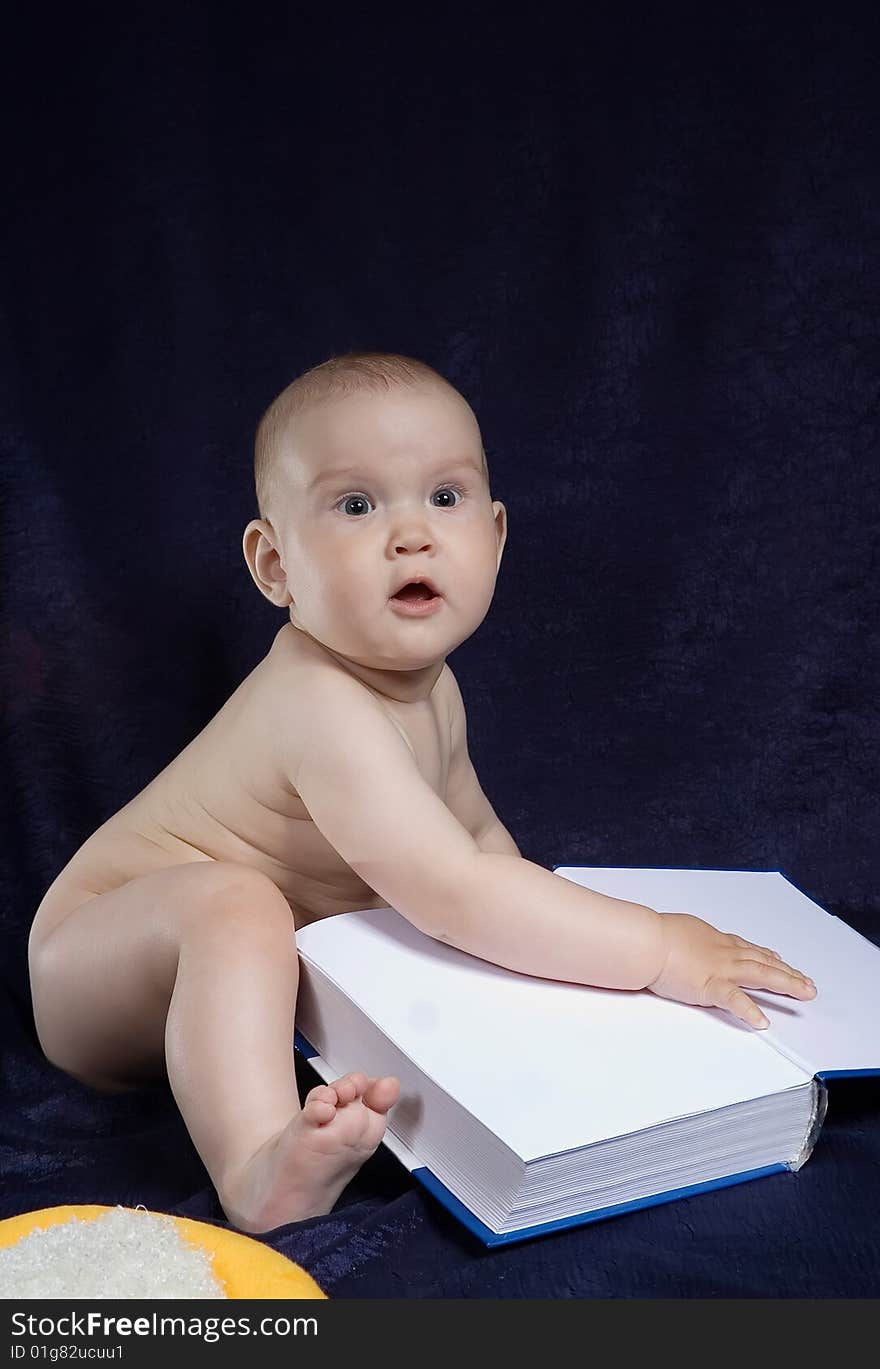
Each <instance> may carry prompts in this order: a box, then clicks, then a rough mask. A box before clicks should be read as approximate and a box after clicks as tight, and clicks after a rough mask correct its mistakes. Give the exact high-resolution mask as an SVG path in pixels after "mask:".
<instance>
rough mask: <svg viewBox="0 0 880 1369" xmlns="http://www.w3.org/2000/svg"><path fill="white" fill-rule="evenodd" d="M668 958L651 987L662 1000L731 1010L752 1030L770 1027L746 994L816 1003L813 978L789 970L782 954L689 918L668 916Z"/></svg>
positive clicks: (665, 928)
mask: <svg viewBox="0 0 880 1369" xmlns="http://www.w3.org/2000/svg"><path fill="white" fill-rule="evenodd" d="M662 917H663V936H664V939H665V943H666V956H665V959H664V961H663V968H662V970H661V971H660V973H659V974H658V976H657V978H656V979H655V980H654V981H653V982H652V983H651V984H648V985H647V987H648V988H649V989H650V990H651V992H652V993H655V994H657V996H658V997H659V998H674V999H677V1000H678V1001H679V1002H680V1003H694V1004H698V1005H699V1006H701V1007H704V1008H727V1010H728V1011H729V1012H732V1013H733V1015H734V1017H738V1018H740V1019H741V1021H743V1022H745V1023H746V1024H747V1025H748V1026H750V1027H769V1025H770V1023H769V1021H768V1020H767V1018H766V1017H765V1016H764V1014H763V1013H762V1012H761V1009H760V1008H759V1007H758V1005H757V1003H755V1002H753V1001H752V999H751V998H749V996H748V994H747V993H744V992H743V988H742V986H743V985H744V986H745V988H747V989H770V990H771V991H772V992H773V993H784V994H788V995H789V996H790V997H791V998H815V996H816V986H815V984H814V983H813V981H812V979H808V978H807V976H806V975H804V974H801V972H800V970H793V969H792V967H791V966H790V965H786V963H785V961H784V960H783V959H782V958H781V956H780V955H779V954H778V952H777V951H771V950H768V948H767V947H766V946H755V945H754V944H753V943H752V942H751V941H744V940H743V938H742V937H741V936H733V935H732V934H731V933H728V932H719V931H718V929H717V927H712V926H711V925H710V924H709V923H708V922H704V921H703V920H702V918H699V917H691V915H690V914H689V913H663V914H662Z"/></svg>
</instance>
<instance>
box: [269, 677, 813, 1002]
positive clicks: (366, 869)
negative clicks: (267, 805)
mask: <svg viewBox="0 0 880 1369" xmlns="http://www.w3.org/2000/svg"><path fill="white" fill-rule="evenodd" d="M297 714H298V716H299V717H300V718H302V719H304V720H305V721H304V724H303V726H302V734H301V735H297V736H296V737H295V738H293V743H294V744H291V738H288V739H287V742H286V744H285V743H284V742H282V747H283V751H284V755H285V758H286V760H287V762H288V764H289V770H290V779H291V781H292V783H293V784H294V785H295V786H296V789H297V792H298V793H299V796H300V798H301V799H302V801H303V803H304V804H305V806H306V808H307V809H308V811H309V815H310V817H311V818H312V821H313V822H314V823H315V826H316V827H317V828H318V830H319V831H320V832H321V833H322V834H323V836H324V837H325V838H326V839H327V841H328V842H329V843H330V844H331V846H333V847H334V849H335V850H336V851H337V852H338V853H339V855H340V856H341V857H342V859H343V860H344V861H345V862H346V864H347V865H348V866H350V868H351V869H352V870H354V871H355V872H356V873H357V874H358V875H360V876H361V878H362V879H363V880H365V881H366V883H367V884H368V885H369V886H370V888H372V889H375V890H376V892H377V893H378V894H379V895H380V896H381V897H382V898H384V899H385V900H386V902H387V903H388V904H389V905H390V906H391V907H393V908H396V909H397V911H398V912H399V913H401V914H402V915H403V916H404V917H405V918H407V919H408V920H409V921H410V922H412V923H413V925H414V926H416V927H418V928H419V929H420V930H421V931H423V932H425V933H427V934H428V935H429V936H432V937H435V938H436V939H437V940H441V941H446V942H448V943H449V944H450V945H453V946H457V947H459V948H460V949H461V950H463V951H467V952H469V953H470V954H471V955H476V956H479V957H481V958H482V959H484V960H489V961H492V962H493V963H495V964H497V965H503V966H506V967H507V968H508V969H512V970H518V971H520V972H521V973H524V974H531V975H538V976H540V977H543V978H546V979H560V980H567V981H569V982H574V983H578V984H593V985H597V986H598V987H601V988H615V989H640V988H651V989H652V990H653V992H655V993H657V994H659V995H660V996H662V997H668V998H675V999H678V1000H679V1001H681V1002H685V1003H695V1004H702V1005H704V1006H707V1007H709V1006H717V1007H723V1008H726V1009H728V1010H729V1011H730V1012H732V1013H733V1014H734V1015H735V1016H736V1017H739V1018H741V1019H742V1020H743V1021H744V1022H747V1023H748V1024H750V1025H752V1026H762V1025H766V1019H765V1018H764V1015H763V1013H762V1012H761V1010H760V1008H759V1007H758V1006H757V1004H756V1003H754V1002H753V1001H752V999H750V998H749V997H748V995H747V994H746V993H745V992H744V991H743V986H745V987H748V988H756V989H758V988H762V989H769V990H771V991H773V992H776V993H786V994H789V995H791V996H793V997H796V998H811V997H813V995H814V993H815V989H814V988H813V987H812V986H811V984H810V981H807V980H805V979H804V976H802V975H800V974H799V973H798V971H796V970H793V969H792V968H791V967H790V966H788V965H785V964H784V962H783V961H781V960H780V959H779V957H778V956H776V954H775V952H773V951H770V950H768V949H767V948H765V947H758V946H754V945H752V943H750V942H747V941H743V940H742V939H741V938H739V937H735V936H730V935H728V934H727V933H724V932H719V931H717V930H716V929H715V928H714V927H711V926H710V925H709V924H708V923H706V922H703V921H702V920H701V919H700V918H697V917H692V916H689V915H688V914H677V913H666V914H660V913H657V912H655V911H654V910H653V909H651V908H647V907H645V906H644V905H642V904H639V903H628V902H626V901H625V900H622V899H617V898H611V897H609V896H608V895H605V894H600V893H596V892H595V891H594V890H591V889H584V888H583V887H582V886H580V885H578V884H575V883H573V882H572V881H571V880H567V879H563V878H562V877H561V876H559V875H554V874H552V873H551V872H550V871H549V870H546V869H544V868H543V866H540V865H535V864H534V863H533V862H532V861H529V860H525V859H523V857H521V856H514V855H507V854H503V855H502V854H498V853H495V852H489V851H480V849H479V847H478V846H477V844H476V842H475V841H474V839H473V837H472V836H471V835H470V833H469V832H467V831H466V830H465V828H464V827H463V826H462V825H461V823H459V822H458V820H457V819H456V818H455V817H454V816H453V814H452V813H450V811H449V809H448V808H447V807H446V804H445V803H444V802H443V801H442V799H440V798H439V796H438V795H437V794H435V793H434V791H433V790H432V789H431V787H430V785H428V784H427V783H426V781H425V780H424V778H423V776H422V775H421V773H420V771H419V769H418V765H417V764H416V760H415V757H414V755H413V753H412V751H411V750H410V748H409V746H408V745H407V743H406V741H405V740H404V738H403V736H402V735H401V734H400V732H398V730H397V729H396V727H395V726H394V724H393V723H392V721H391V719H390V718H389V716H388V714H387V713H386V712H385V710H384V709H383V708H382V707H381V705H380V704H379V703H378V701H377V700H376V699H375V698H373V697H372V695H371V694H370V693H369V692H368V691H367V690H365V689H364V688H363V686H361V685H360V684H358V683H357V682H356V681H353V680H349V679H347V678H346V677H345V676H343V675H340V674H337V673H335V672H333V671H328V672H324V671H320V672H315V673H314V674H312V675H310V677H309V679H308V681H307V682H306V683H305V684H304V686H303V689H302V692H301V693H300V695H299V697H298V699H297ZM297 731H299V729H297Z"/></svg>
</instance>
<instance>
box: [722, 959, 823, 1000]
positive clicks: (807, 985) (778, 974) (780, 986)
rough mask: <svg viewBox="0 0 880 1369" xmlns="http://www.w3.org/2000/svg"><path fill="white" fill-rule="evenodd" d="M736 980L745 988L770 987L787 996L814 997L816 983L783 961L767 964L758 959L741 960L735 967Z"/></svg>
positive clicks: (775, 991)
mask: <svg viewBox="0 0 880 1369" xmlns="http://www.w3.org/2000/svg"><path fill="white" fill-rule="evenodd" d="M736 976H737V980H738V982H739V983H740V984H741V985H742V986H744V987H745V988H747V989H772V990H773V992H774V993H784V994H788V996H789V998H815V997H816V985H815V984H814V983H813V981H812V979H808V978H807V976H806V975H805V974H801V972H800V970H795V969H793V968H792V967H791V965H786V963H785V961H781V962H779V963H774V964H772V965H768V964H767V963H766V962H762V961H760V960H741V961H740V962H739V964H738V965H737V967H736Z"/></svg>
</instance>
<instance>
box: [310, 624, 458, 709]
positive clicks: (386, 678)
mask: <svg viewBox="0 0 880 1369" xmlns="http://www.w3.org/2000/svg"><path fill="white" fill-rule="evenodd" d="M290 627H291V629H292V630H293V631H294V632H296V633H297V634H298V635H299V637H300V638H305V640H306V641H307V642H310V643H313V644H314V646H315V647H316V648H317V650H318V651H321V652H324V653H325V654H326V655H327V656H331V657H332V658H333V660H334V661H336V662H338V664H339V665H341V666H342V668H343V670H345V671H347V673H348V674H349V675H353V676H354V677H355V679H357V680H360V681H361V683H362V684H365V685H366V686H367V688H368V689H371V690H372V691H373V692H374V693H375V694H378V695H380V696H381V697H382V698H383V699H385V700H391V701H393V702H394V703H399V704H421V703H426V702H427V701H428V700H429V699H430V697H431V694H432V693H433V691H434V687H435V685H436V684H437V681H438V680H439V678H440V676H441V675H442V673H443V667H444V665H445V664H446V662H445V660H439V661H432V662H431V664H430V665H426V666H421V667H420V668H419V669H417V670H380V669H377V668H375V667H373V666H365V665H361V664H360V662H359V661H352V660H350V659H349V657H347V656H340V655H339V654H338V652H335V651H333V650H332V649H331V648H330V647H328V646H325V644H324V643H323V642H318V641H316V639H315V638H314V637H311V636H310V635H309V634H308V633H307V632H303V630H302V628H298V627H297V626H296V625H295V624H294V623H291V624H290Z"/></svg>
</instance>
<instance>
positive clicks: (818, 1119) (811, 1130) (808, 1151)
mask: <svg viewBox="0 0 880 1369" xmlns="http://www.w3.org/2000/svg"><path fill="white" fill-rule="evenodd" d="M827 1111H828V1090H827V1088H826V1087H825V1085H824V1084H823V1083H822V1080H821V1079H814V1080H813V1111H812V1113H811V1115H810V1123H809V1126H808V1127H807V1134H806V1136H805V1137H804V1144H803V1145H802V1146H801V1148H800V1150H799V1151H798V1153H797V1155H795V1157H794V1159H793V1160H789V1161H788V1168H789V1169H790V1170H791V1171H792V1172H793V1173H797V1171H798V1170H799V1169H800V1168H801V1166H802V1165H805V1164H806V1163H807V1161H808V1160H809V1158H810V1156H811V1155H812V1153H813V1149H814V1147H815V1145H816V1142H817V1141H818V1139H819V1133H820V1131H821V1130H822V1124H823V1122H824V1121H825V1114H826V1112H827Z"/></svg>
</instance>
